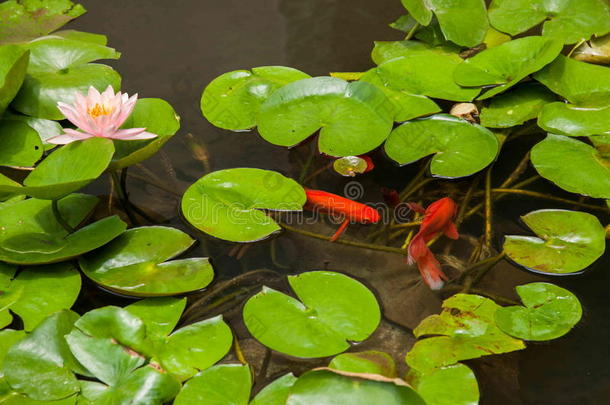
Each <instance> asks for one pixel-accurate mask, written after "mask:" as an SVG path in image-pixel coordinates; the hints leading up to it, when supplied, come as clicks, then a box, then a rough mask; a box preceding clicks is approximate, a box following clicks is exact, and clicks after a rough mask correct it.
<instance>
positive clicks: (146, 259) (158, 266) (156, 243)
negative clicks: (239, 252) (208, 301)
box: [79, 226, 214, 297]
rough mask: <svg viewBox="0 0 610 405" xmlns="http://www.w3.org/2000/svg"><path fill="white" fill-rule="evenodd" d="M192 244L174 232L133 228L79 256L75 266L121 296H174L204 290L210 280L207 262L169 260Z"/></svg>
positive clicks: (186, 236) (209, 268)
mask: <svg viewBox="0 0 610 405" xmlns="http://www.w3.org/2000/svg"><path fill="white" fill-rule="evenodd" d="M193 243H194V240H193V239H191V237H190V236H188V235H187V234H186V233H184V232H182V231H180V230H178V229H174V228H168V227H163V226H149V227H141V228H133V229H129V230H128V231H126V232H125V233H123V234H122V235H121V236H119V237H118V238H116V239H115V240H114V241H112V242H111V243H109V244H108V245H106V246H104V247H103V248H101V249H98V250H96V251H95V252H91V253H89V254H87V255H85V256H83V257H82V258H81V259H80V261H79V265H80V267H81V269H82V270H83V272H84V273H85V275H86V276H87V277H89V278H90V279H91V280H93V281H94V282H96V283H97V284H100V285H101V286H103V287H105V288H107V289H109V290H112V291H116V292H119V293H121V294H125V295H132V296H139V297H146V296H164V295H176V294H181V293H185V292H191V291H195V290H199V289H201V288H204V287H205V286H207V285H208V284H210V282H211V281H212V278H213V277H214V270H213V269H212V266H211V264H210V263H209V261H208V259H207V258H190V259H182V260H171V259H173V258H174V257H176V256H178V255H180V254H182V253H183V252H184V251H186V250H187V249H188V248H189V247H191V246H192V244H193Z"/></svg>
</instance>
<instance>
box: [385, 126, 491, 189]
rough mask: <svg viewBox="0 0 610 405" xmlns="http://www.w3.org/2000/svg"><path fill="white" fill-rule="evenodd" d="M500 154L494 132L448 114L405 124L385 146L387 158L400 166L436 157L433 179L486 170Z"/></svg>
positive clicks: (431, 167) (433, 162) (467, 174)
mask: <svg viewBox="0 0 610 405" xmlns="http://www.w3.org/2000/svg"><path fill="white" fill-rule="evenodd" d="M498 150H499V144H498V140H497V138H496V136H495V135H494V134H493V133H492V132H491V131H489V130H488V129H486V128H483V127H481V126H479V125H474V124H470V123H468V122H467V121H464V120H461V119H459V118H457V117H453V116H451V115H447V114H438V115H435V116H432V117H430V118H424V119H421V120H415V121H409V122H406V123H404V124H402V125H401V126H399V127H398V128H396V129H395V130H394V131H392V134H391V135H390V137H389V138H388V140H387V141H386V143H385V151H386V153H387V155H388V156H389V157H390V158H391V159H393V160H395V161H396V162H398V163H399V164H408V163H412V162H415V161H417V160H419V159H421V158H423V157H426V156H429V155H434V157H433V158H432V164H431V165H430V170H431V172H432V175H434V176H437V177H447V178H455V177H464V176H469V175H471V174H473V173H476V172H478V171H480V170H482V169H484V168H485V167H486V166H487V165H489V164H490V163H491V162H492V161H493V160H494V159H495V158H496V155H497V154H498Z"/></svg>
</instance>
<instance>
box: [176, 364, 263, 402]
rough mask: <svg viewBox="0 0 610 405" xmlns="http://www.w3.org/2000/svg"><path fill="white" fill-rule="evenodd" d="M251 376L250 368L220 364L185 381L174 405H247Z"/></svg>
mask: <svg viewBox="0 0 610 405" xmlns="http://www.w3.org/2000/svg"><path fill="white" fill-rule="evenodd" d="M251 387H252V375H251V374H250V367H248V366H247V365H241V364H221V365H218V366H214V367H212V368H209V369H207V370H204V371H202V372H201V373H200V374H198V375H197V376H195V377H194V378H192V379H191V380H189V381H187V383H186V384H184V387H183V388H182V391H180V393H179V394H178V396H177V397H176V399H175V401H174V404H175V405H191V404H199V405H248V400H249V398H250V389H251Z"/></svg>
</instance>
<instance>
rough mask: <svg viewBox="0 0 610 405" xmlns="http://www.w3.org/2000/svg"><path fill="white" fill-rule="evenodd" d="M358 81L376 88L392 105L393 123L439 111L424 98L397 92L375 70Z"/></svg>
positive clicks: (432, 102) (434, 104)
mask: <svg viewBox="0 0 610 405" xmlns="http://www.w3.org/2000/svg"><path fill="white" fill-rule="evenodd" d="M360 81H363V82H367V83H370V84H372V85H375V86H377V87H378V88H379V89H381V91H383V92H384V94H385V95H386V97H387V98H388V99H389V100H390V101H391V102H392V104H394V121H396V122H402V121H408V120H411V119H413V118H417V117H423V116H426V115H430V114H434V113H437V112H439V111H441V108H440V107H439V106H438V105H437V104H436V103H435V102H434V101H432V100H430V99H429V98H428V97H426V96H420V95H417V94H410V93H408V92H406V91H404V90H397V89H394V88H392V87H391V86H390V84H389V83H388V82H386V81H384V80H383V78H382V77H381V76H380V75H379V72H378V71H377V69H371V70H369V71H368V72H367V73H366V74H365V75H364V76H362V77H361V78H360Z"/></svg>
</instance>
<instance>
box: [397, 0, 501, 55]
mask: <svg viewBox="0 0 610 405" xmlns="http://www.w3.org/2000/svg"><path fill="white" fill-rule="evenodd" d="M402 4H403V5H404V6H405V8H406V9H407V11H408V12H409V13H410V14H411V15H412V16H413V18H414V19H415V20H417V22H419V23H420V24H422V25H428V24H430V22H431V20H432V13H434V15H435V16H436V18H437V20H438V23H439V25H440V27H441V30H442V32H443V34H444V35H445V38H447V40H449V41H452V42H454V43H456V44H458V45H462V46H466V47H473V46H476V45H478V44H480V43H481V42H483V39H484V38H485V34H486V33H487V29H488V28H489V22H488V20H487V8H486V7H485V2H484V1H483V0H464V1H459V2H455V1H445V0H402Z"/></svg>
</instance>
